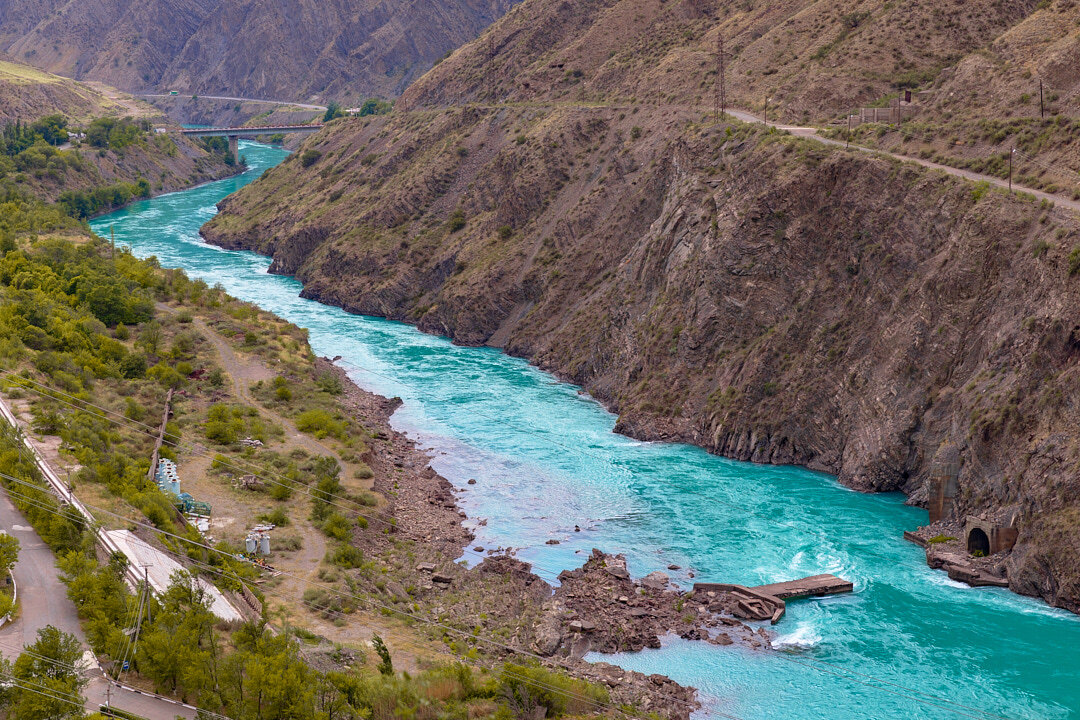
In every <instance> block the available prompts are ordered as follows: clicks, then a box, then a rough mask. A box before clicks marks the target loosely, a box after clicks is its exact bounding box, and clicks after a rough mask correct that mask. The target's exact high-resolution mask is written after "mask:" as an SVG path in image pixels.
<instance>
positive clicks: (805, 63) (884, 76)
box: [403, 0, 1080, 195]
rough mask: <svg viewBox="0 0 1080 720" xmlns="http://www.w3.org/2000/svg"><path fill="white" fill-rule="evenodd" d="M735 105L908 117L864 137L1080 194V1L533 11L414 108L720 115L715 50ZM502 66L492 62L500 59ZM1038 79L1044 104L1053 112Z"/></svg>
mask: <svg viewBox="0 0 1080 720" xmlns="http://www.w3.org/2000/svg"><path fill="white" fill-rule="evenodd" d="M721 38H722V39H723V41H724V49H725V59H726V63H725V64H726V68H725V69H726V79H727V94H728V102H729V103H730V104H731V105H732V106H735V107H742V108H747V109H751V110H755V111H757V112H758V113H759V114H760V113H761V112H762V111H763V110H764V106H765V103H766V99H767V101H768V104H769V108H770V111H769V114H770V117H772V118H774V119H778V120H781V121H784V122H789V123H799V124H817V125H826V126H829V125H832V126H835V127H836V129H837V132H838V133H844V132H846V125H847V123H846V116H847V114H848V113H850V112H856V111H857V109H858V108H863V107H890V106H893V105H895V103H896V100H897V97H898V95H899V93H900V91H901V90H912V91H914V93H915V94H914V96H913V102H912V103H910V104H909V103H904V104H903V114H904V116H905V117H907V118H908V121H909V122H908V123H907V124H905V126H904V127H903V128H901V129H900V130H899V131H897V130H895V129H893V128H892V127H890V126H888V125H879V124H871V125H867V126H864V127H862V128H860V138H861V139H862V140H863V141H865V142H872V143H873V144H875V145H880V146H882V147H885V148H889V149H897V150H899V151H901V152H903V153H907V154H910V155H919V156H921V157H927V158H932V159H935V160H937V161H939V162H942V163H945V164H949V165H956V166H959V167H966V168H970V169H973V170H976V171H978V172H989V173H991V174H994V175H998V176H1001V177H1004V176H1005V175H1006V174H1007V170H1008V153H1009V152H1010V151H1011V150H1012V148H1017V149H1019V150H1020V151H1022V154H1021V155H1020V156H1018V157H1017V158H1016V165H1017V167H1016V174H1017V176H1018V177H1019V178H1022V179H1023V181H1024V182H1026V183H1028V184H1031V185H1034V186H1036V187H1040V188H1046V189H1048V190H1050V191H1059V192H1065V193H1066V194H1068V195H1072V194H1074V193H1076V194H1080V145H1078V144H1077V137H1080V123H1078V121H1077V114H1078V112H1080V76H1078V75H1077V74H1076V71H1075V69H1076V67H1077V65H1078V63H1080V5H1078V4H1077V3H1076V2H1075V0H1053V1H1050V0H1047V1H1046V2H1037V1H1036V0H1021V1H1017V2H1002V1H1001V0H978V1H976V2H967V1H965V2H961V1H960V0H952V1H949V2H937V1H934V0H917V1H914V2H903V3H898V2H892V1H887V0H869V1H864V2H859V3H850V2H841V1H840V0H786V1H785V2H763V1H761V0H756V1H755V0H745V1H739V2H736V1H734V0H718V1H716V2H713V1H707V0H678V1H674V0H672V1H670V2H661V0H621V1H619V2H614V1H611V0H609V1H606V2H590V3H577V4H572V5H571V4H566V3H564V4H559V3H554V2H531V3H528V4H526V5H523V6H521V7H520V8H518V9H516V10H515V11H514V12H512V13H511V14H510V15H509V16H508V17H507V18H506V20H505V21H504V22H500V23H498V24H497V25H496V26H495V27H493V28H492V30H491V31H490V32H489V33H487V34H485V37H484V38H483V39H481V40H479V41H478V42H476V43H473V44H470V45H468V46H466V47H464V48H462V49H461V50H459V51H458V52H456V53H455V54H454V55H453V56H451V57H450V58H449V59H448V60H447V61H446V62H445V63H443V64H441V65H440V66H438V67H436V68H435V69H434V70H433V71H432V72H431V73H429V74H428V75H427V76H425V77H424V78H423V79H422V80H420V81H418V82H417V83H415V84H414V85H413V86H412V87H411V88H409V90H408V91H407V92H406V93H405V97H404V98H403V101H404V102H406V103H412V104H415V105H424V106H432V105H435V106H443V105H448V104H458V103H463V102H493V101H494V102H502V101H511V102H521V101H543V102H548V101H553V100H554V101H560V102H569V101H577V102H581V101H593V102H609V103H610V102H628V101H633V102H638V103H646V104H654V105H657V104H658V105H679V106H691V107H697V108H702V109H709V110H711V109H712V107H713V102H714V98H715V96H716V87H717V81H718V77H717V70H718V64H717V54H718V48H717V43H718V40H719V39H721ZM493 53H494V54H493ZM1040 81H1042V85H1043V92H1042V99H1043V103H1042V106H1040V90H1039V88H1040V85H1039V83H1040Z"/></svg>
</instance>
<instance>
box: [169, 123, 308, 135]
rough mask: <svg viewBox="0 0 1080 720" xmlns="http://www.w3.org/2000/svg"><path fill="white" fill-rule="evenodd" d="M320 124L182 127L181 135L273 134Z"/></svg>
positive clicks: (306, 130)
mask: <svg viewBox="0 0 1080 720" xmlns="http://www.w3.org/2000/svg"><path fill="white" fill-rule="evenodd" d="M322 127H323V126H322V125H321V124H319V125H252V126H247V127H213V128H183V129H182V130H180V134H181V135H191V136H193V137H213V136H227V135H233V136H243V135H274V134H277V133H294V132H316V131H318V130H322Z"/></svg>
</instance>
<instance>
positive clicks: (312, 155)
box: [300, 150, 322, 167]
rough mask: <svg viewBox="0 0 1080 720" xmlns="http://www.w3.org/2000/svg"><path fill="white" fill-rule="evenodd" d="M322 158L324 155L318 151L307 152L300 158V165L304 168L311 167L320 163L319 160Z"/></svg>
mask: <svg viewBox="0 0 1080 720" xmlns="http://www.w3.org/2000/svg"><path fill="white" fill-rule="evenodd" d="M321 157H322V153H321V152H319V151H318V150H305V151H304V154H303V155H301V156H300V164H301V165H303V166H304V167H311V166H312V165H314V164H315V163H317V162H319V158H321Z"/></svg>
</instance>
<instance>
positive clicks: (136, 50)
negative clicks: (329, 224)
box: [0, 0, 513, 101]
mask: <svg viewBox="0 0 1080 720" xmlns="http://www.w3.org/2000/svg"><path fill="white" fill-rule="evenodd" d="M512 4H513V0H450V1H447V0H333V1H331V2H327V1H326V0H196V1H195V2H188V1H185V2H181V1H179V0H152V1H151V2H132V1H131V0H109V1H107V2H104V3H101V2H98V3H68V2H60V1H59V0H45V1H42V0H14V1H13V2H11V3H7V5H9V6H10V7H6V8H5V9H4V10H3V11H0V42H2V44H0V50H2V51H6V52H7V53H9V54H10V55H12V56H13V57H16V58H18V59H19V60H22V61H25V62H29V63H32V64H34V65H37V66H39V67H42V68H45V69H47V70H49V71H51V72H55V73H58V74H62V75H67V76H70V77H74V78H78V79H94V80H101V81H105V82H108V83H110V84H112V85H115V86H116V87H119V88H121V89H124V90H129V91H134V90H144V89H149V88H156V89H158V90H163V91H168V90H174V89H175V90H180V91H182V92H184V93H187V94H189V95H190V94H192V93H201V94H206V95H215V94H216V95H239V96H244V97H253V98H269V99H281V100H299V99H308V98H322V99H338V100H342V101H351V100H355V99H358V98H362V97H365V96H373V95H379V96H383V97H392V96H395V95H397V94H399V93H400V92H401V91H402V90H403V89H404V88H405V87H406V86H407V85H408V84H409V83H410V82H412V81H413V80H414V79H416V78H417V77H419V76H420V75H421V74H423V72H424V71H426V70H427V69H428V68H430V67H431V66H432V64H433V63H435V62H436V61H437V60H438V59H439V58H441V57H442V56H443V55H445V54H446V53H447V52H449V51H450V50H452V49H453V48H455V47H457V46H458V45H460V44H461V43H463V42H466V41H468V40H470V39H472V38H474V37H476V35H477V34H479V32H480V31H481V30H482V29H483V28H484V27H485V26H487V25H489V24H490V23H491V22H492V21H493V20H495V19H496V18H498V17H499V16H500V15H502V14H503V13H505V12H506V10H507V9H508V8H509V7H510V6H511V5H512Z"/></svg>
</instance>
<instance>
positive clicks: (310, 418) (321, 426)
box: [296, 408, 345, 440]
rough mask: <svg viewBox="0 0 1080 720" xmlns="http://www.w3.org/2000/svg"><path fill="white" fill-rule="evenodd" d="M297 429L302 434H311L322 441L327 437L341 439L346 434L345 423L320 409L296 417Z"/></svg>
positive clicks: (306, 411)
mask: <svg viewBox="0 0 1080 720" xmlns="http://www.w3.org/2000/svg"><path fill="white" fill-rule="evenodd" d="M296 427H297V429H299V430H300V432H306V433H311V434H312V435H314V436H315V437H317V438H319V439H320V440H321V439H322V438H324V437H326V436H327V435H332V436H334V437H336V438H341V437H342V436H343V435H344V434H345V423H343V422H341V421H340V420H335V419H334V418H333V417H331V415H330V413H328V412H326V411H325V410H321V409H318V408H315V409H312V410H305V411H304V412H302V413H300V414H299V415H298V416H297V417H296Z"/></svg>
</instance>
